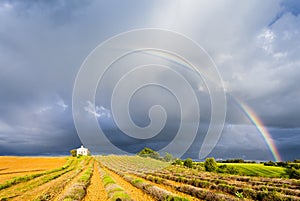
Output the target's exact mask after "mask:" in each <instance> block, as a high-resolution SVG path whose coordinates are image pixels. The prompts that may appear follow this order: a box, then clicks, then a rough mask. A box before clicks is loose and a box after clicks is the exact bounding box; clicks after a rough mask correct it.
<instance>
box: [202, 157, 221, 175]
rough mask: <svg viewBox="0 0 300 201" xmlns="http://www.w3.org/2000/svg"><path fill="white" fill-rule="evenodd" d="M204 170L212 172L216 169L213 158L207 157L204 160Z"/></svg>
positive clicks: (216, 165)
mask: <svg viewBox="0 0 300 201" xmlns="http://www.w3.org/2000/svg"><path fill="white" fill-rule="evenodd" d="M204 167H205V170H206V171H208V172H214V171H216V170H217V169H218V164H217V162H216V161H215V159H214V158H207V159H206V160H205V162H204Z"/></svg>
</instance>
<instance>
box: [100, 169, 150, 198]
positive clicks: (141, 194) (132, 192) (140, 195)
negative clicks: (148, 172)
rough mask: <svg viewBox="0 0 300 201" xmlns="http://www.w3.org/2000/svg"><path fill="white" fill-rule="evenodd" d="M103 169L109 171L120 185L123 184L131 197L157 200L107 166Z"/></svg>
mask: <svg viewBox="0 0 300 201" xmlns="http://www.w3.org/2000/svg"><path fill="white" fill-rule="evenodd" d="M103 169H104V170H105V171H107V172H108V173H109V175H110V176H111V177H112V178H113V179H114V180H115V181H116V182H117V184H118V185H119V186H121V187H122V188H123V189H124V190H125V192H126V193H128V195H130V197H131V199H133V200H135V201H146V200H147V201H155V199H154V198H152V197H151V196H150V195H148V194H146V193H144V192H143V191H142V190H140V189H138V188H136V187H134V186H132V185H131V184H130V183H129V182H127V181H125V180H124V179H123V178H122V177H121V176H119V175H117V174H116V173H114V172H113V171H110V170H109V169H107V168H104V167H103Z"/></svg>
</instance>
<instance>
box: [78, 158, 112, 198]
mask: <svg viewBox="0 0 300 201" xmlns="http://www.w3.org/2000/svg"><path fill="white" fill-rule="evenodd" d="M99 200H101V201H108V199H107V193H106V192H105V189H104V186H103V183H102V181H101V179H100V174H99V171H98V164H97V162H95V164H94V171H93V176H92V178H91V183H90V185H89V187H88V188H87V194H86V196H85V197H84V199H83V201H99Z"/></svg>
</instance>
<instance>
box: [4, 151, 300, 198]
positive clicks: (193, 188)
mask: <svg viewBox="0 0 300 201" xmlns="http://www.w3.org/2000/svg"><path fill="white" fill-rule="evenodd" d="M222 164H223V163H222ZM226 165H228V166H230V165H233V166H235V167H237V168H239V169H240V170H241V171H245V172H247V173H248V174H255V175H257V174H260V175H273V176H276V175H280V174H281V173H282V171H283V168H278V167H269V166H263V165H259V164H226ZM5 172H6V173H9V175H10V178H8V179H4V180H3V179H0V201H10V200H16V201H22V200H26V201H50V200H55V201H75V200H78V201H79V200H83V201H96V200H101V201H116V200H121V201H132V200H135V201H155V200H162V201H171V200H174V201H200V200H210V201H221V200H222V201H224V200H228V201H239V200H241V199H244V198H245V200H261V201H268V200H291V201H293V200H300V190H299V189H300V181H299V180H292V179H284V178H266V177H249V176H238V175H227V174H218V173H210V172H205V171H200V170H196V169H190V168H186V167H183V166H175V165H171V164H170V163H166V162H162V161H158V160H154V159H150V158H143V157H139V156H117V155H110V156H95V157H80V158H76V157H61V158H60V157H53V158H51V157H50V158H27V157H0V173H5ZM14 172H15V173H14ZM4 175H5V174H4ZM2 176H3V175H2ZM12 177H14V178H12ZM2 178H4V177H2Z"/></svg>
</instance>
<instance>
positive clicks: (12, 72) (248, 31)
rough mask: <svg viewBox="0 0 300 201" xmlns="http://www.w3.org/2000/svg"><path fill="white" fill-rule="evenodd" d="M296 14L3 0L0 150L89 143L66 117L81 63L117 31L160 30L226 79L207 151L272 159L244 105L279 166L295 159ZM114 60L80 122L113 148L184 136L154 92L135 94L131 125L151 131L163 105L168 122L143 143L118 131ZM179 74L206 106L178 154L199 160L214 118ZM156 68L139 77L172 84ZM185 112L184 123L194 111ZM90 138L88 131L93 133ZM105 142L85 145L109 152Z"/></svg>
mask: <svg viewBox="0 0 300 201" xmlns="http://www.w3.org/2000/svg"><path fill="white" fill-rule="evenodd" d="M299 14H300V2H299V1H297V0H285V1H283V0H281V1H280V0H266V1H260V0H251V1H250V0H249V1H238V0H229V1H225V0H214V1H209V0H203V1H197V0H184V1H183V0H166V1H159V0H153V1H147V0H132V1H121V0H119V1H117V0H111V1H96V0H86V1H79V0H75V1H67V0H54V1H19V0H15V1H12V0H0V155H64V154H69V150H70V149H73V148H77V147H79V146H80V145H81V144H82V143H83V144H85V143H84V140H83V139H81V138H82V137H81V136H80V135H78V134H77V131H76V127H75V124H74V118H73V117H74V116H73V112H74V111H73V110H72V94H73V89H74V84H75V80H76V76H77V74H78V72H79V70H80V67H81V65H82V64H83V62H84V61H85V59H86V57H87V56H88V55H89V54H90V53H91V52H92V50H94V49H95V48H96V47H97V46H98V45H99V44H101V43H103V42H104V41H106V40H107V39H109V38H111V37H113V36H115V35H117V34H120V33H123V32H128V31H130V30H134V29H144V28H155V29H163V30H169V31H173V32H176V33H180V34H182V35H184V36H186V37H187V38H190V39H191V40H193V41H195V42H196V43H198V44H199V45H201V47H202V48H203V49H205V51H206V52H207V53H208V55H209V56H210V57H211V58H212V60H213V61H214V63H215V65H216V67H217V70H218V72H219V74H220V77H221V78H222V82H223V84H224V90H225V92H226V100H227V102H226V119H225V124H224V128H223V131H222V133H221V137H220V139H219V140H218V142H217V144H216V146H215V147H214V149H213V150H212V152H211V153H210V154H209V156H213V157H215V158H217V159H226V158H243V159H246V160H274V156H273V155H272V153H271V150H270V147H269V146H268V144H267V142H266V140H265V139H264V137H263V135H262V134H261V133H260V132H259V130H258V129H257V127H256V125H255V124H254V123H253V122H252V121H251V119H250V118H249V117H248V116H247V115H246V113H245V111H243V109H242V108H241V107H240V105H241V104H242V103H243V104H246V105H247V106H248V107H249V108H251V110H252V111H253V112H254V113H255V114H256V116H257V117H258V118H259V119H260V120H261V122H262V123H263V125H264V128H265V129H266V130H267V131H268V132H269V134H270V137H271V138H272V139H271V141H272V142H273V143H274V146H275V147H276V149H278V152H279V154H280V156H281V158H282V160H294V159H296V158H300V85H299V77H300V15H299ZM174 42H175V43H176V41H174ZM119 48H122V47H119ZM191 54H192V53H191ZM150 56H151V55H150ZM148 58H149V57H148ZM129 59H130V58H129ZM164 62H165V63H166V64H169V65H170V66H173V67H174V69H177V70H178V68H180V67H178V66H176V65H174V64H172V62H170V61H164ZM117 64H118V63H116V66H115V67H114V66H113V67H112V70H111V72H108V78H105V79H104V81H102V82H100V83H99V90H97V95H96V102H95V103H93V102H92V100H85V101H84V102H83V103H82V111H83V112H82V114H80V115H82V116H83V117H84V118H85V120H87V121H89V118H96V119H97V121H98V123H99V125H100V126H101V127H102V128H103V130H104V132H105V135H106V137H107V138H108V139H109V141H111V142H112V143H113V144H114V145H116V146H117V147H118V148H120V149H121V150H123V151H126V152H128V153H134V152H137V151H138V150H140V149H141V148H143V147H144V146H149V147H151V148H153V149H155V150H160V149H161V148H163V147H164V146H166V145H167V144H168V143H169V142H170V141H171V140H172V139H174V138H175V135H174V133H176V131H177V130H178V129H179V126H178V124H179V123H180V121H179V120H178V116H179V115H180V109H178V107H180V104H178V101H176V99H174V96H173V95H172V94H171V93H170V92H169V91H166V90H165V89H162V88H160V87H156V86H152V88H151V87H149V88H145V89H143V90H139V91H137V93H136V94H135V97H134V98H133V99H132V101H131V102H130V107H129V110H130V115H131V118H132V120H133V122H134V123H136V124H137V125H138V126H141V127H145V126H147V125H148V124H149V123H150V122H149V117H148V116H147V114H148V110H149V108H151V106H152V105H157V104H158V105H162V106H163V107H164V108H165V112H166V113H167V114H168V118H167V120H166V122H165V126H164V127H163V128H162V130H161V132H160V134H159V135H157V136H155V137H153V138H151V139H149V140H146V139H134V138H133V137H132V136H128V135H126V134H124V133H122V132H121V130H120V129H119V128H118V125H117V124H116V122H115V121H114V118H113V115H112V108H111V105H110V101H111V99H110V97H109V94H111V93H110V92H109V90H110V89H111V88H112V86H111V85H113V84H114V80H116V79H117V78H119V79H120V77H121V76H122V75H121V73H122V72H123V71H120V70H119V68H118V67H117ZM121 64H122V63H121ZM123 64H124V63H123ZM178 72H179V73H180V74H183V75H184V76H185V77H186V78H187V79H188V80H192V82H194V85H193V89H197V90H196V92H195V93H196V96H197V98H198V99H201V101H200V103H199V106H200V116H201V123H200V126H199V130H198V132H197V135H196V136H195V138H194V139H193V141H192V142H190V143H191V145H190V146H189V148H188V150H187V151H186V152H185V153H184V154H183V155H182V157H183V158H185V157H192V158H197V157H198V153H199V150H200V148H201V144H202V143H203V139H204V137H205V133H206V132H207V129H208V125H209V123H210V122H209V120H210V117H211V116H210V115H211V112H210V110H211V107H210V106H209V103H210V98H209V97H208V95H207V93H205V90H206V89H205V87H204V88H203V87H198V88H197V86H198V85H197V83H198V84H199V83H201V79H200V78H199V79H198V78H197V76H196V77H195V75H194V74H193V73H189V72H186V71H183V70H180V69H179V70H178ZM151 73H152V72H149V74H147V72H139V74H136V77H139V78H141V79H145V78H146V77H147V78H149V79H150V78H153V79H155V80H156V81H157V82H159V81H163V80H168V81H169V82H173V81H174V82H175V80H171V78H168V75H169V74H168V73H166V72H164V71H158V72H156V73H154V74H153V73H152V74H151ZM109 76H110V77H109ZM86 79H88V78H86ZM175 83H176V82H175ZM195 83H196V85H197V86H195ZM199 86H200V85H199ZM178 88H180V87H178ZM101 90H102V91H101ZM124 96H125V95H124ZM188 110H189V112H187V116H189V115H193V114H194V113H195V110H193V109H191V108H188ZM159 114H161V113H159ZM161 115H162V114H161ZM122 118H123V119H124V118H125V117H122ZM187 123H189V122H187ZM190 124H193V122H190ZM86 127H88V124H87V125H86ZM191 127H192V126H191ZM127 129H128V130H129V132H130V129H131V128H130V127H128V128H127ZM94 132H95V131H94V130H93V129H91V133H90V134H91V135H94ZM189 135H190V134H189V132H187V134H186V137H187V139H189V138H188V137H190V136H189ZM81 141H82V142H81ZM85 145H86V146H88V147H89V144H85ZM104 147H105V145H103V147H102V146H101V144H100V145H99V144H98V145H97V146H94V147H91V149H92V151H93V152H94V153H102V154H106V153H109V151H108V150H106V149H105V148H104ZM175 152H176V151H175ZM162 154H163V153H162ZM174 155H176V153H174Z"/></svg>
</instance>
